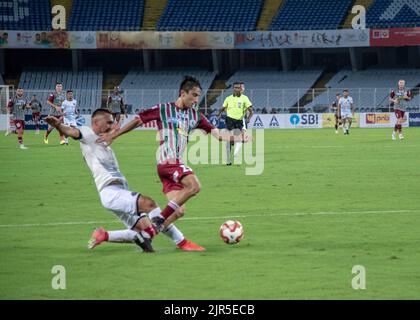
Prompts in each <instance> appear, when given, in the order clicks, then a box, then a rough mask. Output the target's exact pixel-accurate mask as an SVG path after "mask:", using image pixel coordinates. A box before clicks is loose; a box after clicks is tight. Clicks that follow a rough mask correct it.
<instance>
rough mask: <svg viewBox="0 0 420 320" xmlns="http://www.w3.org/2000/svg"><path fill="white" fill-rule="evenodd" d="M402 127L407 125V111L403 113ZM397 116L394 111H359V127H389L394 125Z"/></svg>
mask: <svg viewBox="0 0 420 320" xmlns="http://www.w3.org/2000/svg"><path fill="white" fill-rule="evenodd" d="M404 118H405V121H404V122H403V124H402V126H403V127H408V121H407V118H408V112H407V113H406V115H405V117H404ZM396 122H397V118H396V116H395V114H394V113H391V112H383V113H361V114H360V127H361V128H389V127H394V125H395V123H396Z"/></svg>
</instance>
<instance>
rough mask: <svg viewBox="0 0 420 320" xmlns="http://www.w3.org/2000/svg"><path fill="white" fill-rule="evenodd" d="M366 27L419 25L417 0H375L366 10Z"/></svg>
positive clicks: (419, 6)
mask: <svg viewBox="0 0 420 320" xmlns="http://www.w3.org/2000/svg"><path fill="white" fill-rule="evenodd" d="M366 24H367V27H368V28H390V27H391V28H402V27H418V26H420V3H419V1H418V0H376V1H375V2H374V3H373V4H372V5H371V6H370V7H369V9H368V10H367V13H366Z"/></svg>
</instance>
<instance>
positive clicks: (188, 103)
mask: <svg viewBox="0 0 420 320" xmlns="http://www.w3.org/2000/svg"><path fill="white" fill-rule="evenodd" d="M200 96H201V85H200V83H199V81H198V80H197V79H195V78H193V77H185V79H184V80H183V81H182V83H181V86H180V91H179V97H178V99H177V100H176V102H172V103H166V104H160V105H157V106H155V107H153V108H151V109H148V110H145V111H143V112H140V113H139V114H138V116H137V117H136V118H135V119H134V120H132V121H131V122H129V123H128V124H126V125H125V126H124V127H123V128H121V129H117V130H115V131H114V132H113V133H111V134H108V135H104V136H102V137H101V138H100V139H98V142H104V141H105V142H106V143H107V144H110V143H112V141H113V140H114V139H116V138H117V137H118V136H120V135H122V134H124V133H126V132H129V131H131V130H133V129H135V128H137V127H139V126H141V125H143V124H145V123H147V122H150V121H154V120H155V121H156V122H157V126H158V130H159V135H160V146H159V156H158V159H157V160H158V161H157V162H158V165H157V171H158V175H159V177H160V180H161V181H162V184H163V192H164V193H165V195H166V197H167V198H168V200H169V202H168V204H167V206H166V207H165V209H163V210H162V212H161V213H157V215H156V216H151V218H152V220H153V221H154V222H155V223H156V225H157V228H158V229H159V231H165V230H166V228H168V227H169V226H173V224H172V223H173V222H174V221H175V220H177V219H178V218H180V217H181V216H183V215H184V211H185V207H184V204H185V203H186V202H187V201H188V199H190V198H191V197H193V196H195V195H197V194H198V193H199V192H200V188H201V186H200V182H199V180H198V178H197V176H196V175H195V174H194V172H193V170H192V169H191V168H189V167H188V166H186V165H185V164H184V163H183V162H182V155H183V152H184V151H185V148H186V146H187V143H188V135H189V133H190V132H191V131H192V130H194V129H202V130H203V131H204V132H205V133H211V134H212V135H213V136H214V137H216V138H217V139H219V140H225V141H231V140H232V139H234V140H235V141H236V140H237V141H239V140H241V141H242V139H244V140H245V141H248V140H249V139H250V138H249V136H247V135H246V136H244V137H241V136H236V137H234V136H232V135H231V134H230V133H229V132H226V131H219V130H218V129H216V128H215V127H214V126H213V125H212V124H211V123H210V122H209V121H208V120H207V118H206V117H205V116H204V115H203V114H202V113H200V112H198V111H197V110H196V109H194V108H192V107H193V106H194V105H195V104H197V103H198V101H199V98H200ZM151 215H153V213H151ZM177 246H178V247H179V248H181V249H183V250H187V251H203V250H205V249H204V248H202V247H200V246H198V245H196V244H194V243H192V242H191V241H189V240H186V239H185V238H184V239H183V241H182V242H180V243H178V244H177Z"/></svg>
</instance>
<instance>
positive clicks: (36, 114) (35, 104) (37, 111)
mask: <svg viewBox="0 0 420 320" xmlns="http://www.w3.org/2000/svg"><path fill="white" fill-rule="evenodd" d="M29 105H30V106H31V109H32V121H33V122H34V123H35V134H39V121H40V120H41V111H42V105H41V102H39V100H38V99H37V97H36V94H34V95H33V96H32V100H31V102H30V103H29Z"/></svg>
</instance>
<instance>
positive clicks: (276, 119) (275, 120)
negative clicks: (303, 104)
mask: <svg viewBox="0 0 420 320" xmlns="http://www.w3.org/2000/svg"><path fill="white" fill-rule="evenodd" d="M249 128H253V129H297V128H300V129H302V128H322V114H321V113H319V114H318V113H303V114H257V115H253V116H252V118H251V121H250V122H249Z"/></svg>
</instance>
